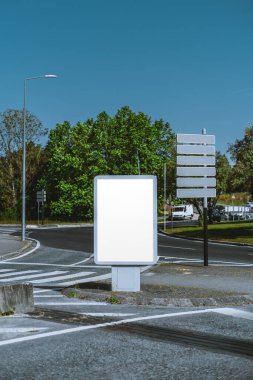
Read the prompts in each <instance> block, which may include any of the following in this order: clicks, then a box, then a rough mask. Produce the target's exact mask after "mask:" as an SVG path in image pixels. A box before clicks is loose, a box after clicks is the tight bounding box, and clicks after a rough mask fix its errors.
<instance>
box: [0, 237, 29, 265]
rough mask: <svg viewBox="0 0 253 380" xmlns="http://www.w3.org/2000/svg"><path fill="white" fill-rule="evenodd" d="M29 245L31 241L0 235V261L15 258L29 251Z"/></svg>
mask: <svg viewBox="0 0 253 380" xmlns="http://www.w3.org/2000/svg"><path fill="white" fill-rule="evenodd" d="M31 245H32V241H31V240H26V241H21V240H20V237H17V236H13V235H7V234H0V260H6V259H9V258H11V257H14V256H17V255H19V254H20V253H23V252H24V251H25V250H27V249H29V248H30V247H31Z"/></svg>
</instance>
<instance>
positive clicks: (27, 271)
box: [0, 270, 41, 278]
mask: <svg viewBox="0 0 253 380" xmlns="http://www.w3.org/2000/svg"><path fill="white" fill-rule="evenodd" d="M38 272H41V270H22V271H20V272H12V273H5V274H0V277H1V278H2V277H9V276H17V275H19V274H25V275H26V274H28V273H38Z"/></svg>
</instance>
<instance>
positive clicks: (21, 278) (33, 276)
mask: <svg viewBox="0 0 253 380" xmlns="http://www.w3.org/2000/svg"><path fill="white" fill-rule="evenodd" d="M62 273H66V271H61V270H56V271H53V272H47V273H45V272H44V273H39V274H32V275H27V276H18V277H14V278H10V279H9V278H5V279H4V280H0V282H6V281H8V282H11V281H18V280H28V281H29V282H32V281H30V279H31V278H36V277H45V276H52V275H55V274H62ZM54 278H55V277H54ZM45 282H48V279H47V280H46V281H45Z"/></svg>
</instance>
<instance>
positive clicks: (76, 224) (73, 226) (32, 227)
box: [26, 223, 93, 230]
mask: <svg viewBox="0 0 253 380" xmlns="http://www.w3.org/2000/svg"><path fill="white" fill-rule="evenodd" d="M76 227H93V224H92V223H75V224H42V225H38V224H27V226H26V228H31V229H38V230H43V229H47V228H76Z"/></svg>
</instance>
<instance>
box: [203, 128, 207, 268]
mask: <svg viewBox="0 0 253 380" xmlns="http://www.w3.org/2000/svg"><path fill="white" fill-rule="evenodd" d="M202 135H206V129H205V128H203V129H202ZM204 145H206V144H205V143H204ZM204 156H206V154H205V155H204ZM204 167H206V165H205V166H204ZM204 178H207V176H206V175H205V176H204ZM205 188H206V189H207V186H205ZM203 206H204V207H203V235H204V236H203V239H204V266H208V220H207V197H204V198H203Z"/></svg>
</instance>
